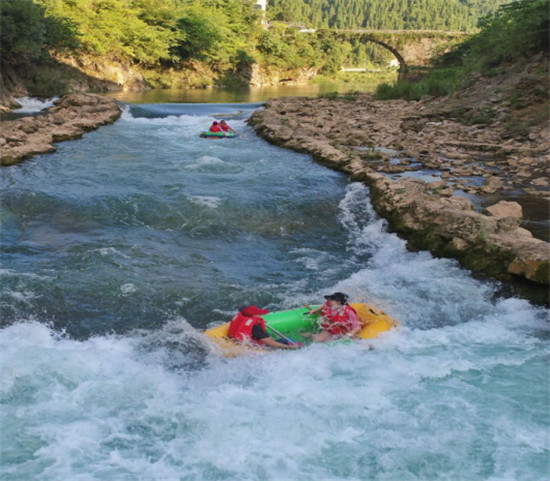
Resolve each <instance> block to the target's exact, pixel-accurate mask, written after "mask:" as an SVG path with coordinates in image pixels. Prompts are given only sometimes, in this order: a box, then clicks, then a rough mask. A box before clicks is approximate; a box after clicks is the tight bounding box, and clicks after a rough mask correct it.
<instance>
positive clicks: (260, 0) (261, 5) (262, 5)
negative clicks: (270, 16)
mask: <svg viewBox="0 0 550 481" xmlns="http://www.w3.org/2000/svg"><path fill="white" fill-rule="evenodd" d="M266 7H267V0H256V4H255V5H254V8H255V9H256V10H262V11H264V12H265V9H266Z"/></svg>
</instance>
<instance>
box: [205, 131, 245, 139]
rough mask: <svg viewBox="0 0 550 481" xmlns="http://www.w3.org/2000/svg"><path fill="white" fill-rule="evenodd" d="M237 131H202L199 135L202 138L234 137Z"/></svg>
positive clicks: (236, 135)
mask: <svg viewBox="0 0 550 481" xmlns="http://www.w3.org/2000/svg"><path fill="white" fill-rule="evenodd" d="M238 136H239V134H238V133H237V132H202V133H201V134H200V135H199V137H202V138H203V139H236V138H237V137H238Z"/></svg>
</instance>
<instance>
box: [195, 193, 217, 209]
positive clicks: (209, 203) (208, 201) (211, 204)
mask: <svg viewBox="0 0 550 481" xmlns="http://www.w3.org/2000/svg"><path fill="white" fill-rule="evenodd" d="M187 197H188V199H189V200H190V201H191V202H193V203H194V204H197V205H200V206H203V207H208V208H210V209H216V208H217V207H219V205H220V204H221V202H222V199H221V198H220V197H215V196H210V195H189V196H187Z"/></svg>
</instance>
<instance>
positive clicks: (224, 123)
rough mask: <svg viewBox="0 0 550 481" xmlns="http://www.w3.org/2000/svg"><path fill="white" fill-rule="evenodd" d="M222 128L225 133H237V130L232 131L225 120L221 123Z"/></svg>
mask: <svg viewBox="0 0 550 481" xmlns="http://www.w3.org/2000/svg"><path fill="white" fill-rule="evenodd" d="M220 128H221V129H222V130H223V131H224V132H235V129H232V128H231V127H229V125H228V124H227V122H226V121H225V120H222V121H221V122H220Z"/></svg>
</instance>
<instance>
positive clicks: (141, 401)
mask: <svg viewBox="0 0 550 481" xmlns="http://www.w3.org/2000/svg"><path fill="white" fill-rule="evenodd" d="M545 326H546V329H547V325H546V324H545V323H544V322H541V320H540V319H538V317H537V313H536V310H535V309H533V308H532V307H531V306H529V305H528V304H527V303H524V302H522V301H518V300H509V301H502V302H500V303H499V304H498V305H497V306H496V308H495V310H494V312H493V313H492V314H491V315H489V316H486V318H484V319H480V320H479V321H473V322H469V323H464V324H460V325H455V326H447V327H444V328H441V329H432V330H428V331H425V330H411V329H409V328H407V327H404V328H403V329H402V330H400V331H393V332H389V333H387V334H385V335H384V336H383V337H382V338H380V339H378V340H375V341H370V342H358V343H355V344H352V345H332V346H326V345H314V346H311V347H308V348H306V349H303V350H301V351H298V352H274V353H271V354H265V355H255V356H245V357H241V358H235V359H222V358H218V357H216V356H214V355H212V354H211V355H209V356H208V357H207V359H206V363H203V364H202V365H200V366H199V367H198V368H195V369H186V370H183V371H182V370H181V369H176V370H173V369H168V368H167V365H166V361H167V359H168V358H169V357H174V356H177V355H180V356H185V355H189V354H184V353H183V351H178V349H180V350H181V349H183V348H184V347H185V342H190V340H193V342H198V341H197V339H196V338H197V335H194V337H193V336H191V337H189V331H188V330H187V329H188V328H187V327H186V326H183V327H182V329H180V330H179V331H178V330H177V329H176V328H175V325H174V324H173V325H171V327H170V328H169V329H167V330H166V331H164V332H162V331H161V332H158V333H156V334H152V335H150V336H149V337H148V336H145V337H143V336H138V335H136V336H129V337H122V336H112V337H96V338H92V339H90V340H88V341H83V342H78V341H73V340H70V339H64V338H62V337H59V336H58V335H56V334H55V333H53V332H51V331H50V330H49V329H48V328H47V327H45V326H44V325H41V324H39V323H33V322H29V323H21V324H16V325H13V326H10V327H8V328H5V329H3V330H2V331H0V347H1V348H2V352H3V376H2V380H1V391H0V392H1V396H2V402H3V406H4V408H5V409H4V416H5V417H4V419H3V421H2V425H3V428H4V436H6V439H12V442H11V443H10V445H9V446H6V447H5V450H6V451H7V452H6V454H5V455H4V456H3V461H2V468H1V471H0V472H1V473H2V476H3V478H4V479H40V480H44V481H48V480H59V479H82V480H84V479H86V480H102V481H106V480H120V479H155V480H174V481H175V480H180V479H200V480H222V479H223V480H229V479H231V480H232V479H274V480H279V479H280V480H286V479H301V480H302V479H304V480H319V479H322V480H325V479H331V480H349V479H352V480H355V479H356V480H360V479H374V480H377V479H379V480H387V479H456V480H481V479H494V480H496V479H507V478H506V476H509V475H510V473H512V474H514V478H513V479H543V473H544V471H543V469H544V467H545V465H544V463H545V459H546V460H547V459H548V446H547V431H546V428H547V425H546V422H547V420H548V418H547V417H546V418H545V412H546V413H547V409H548V408H547V405H546V401H547V399H545V398H544V394H545V393H546V394H547V390H546V391H545V388H544V386H543V385H542V384H541V382H540V381H542V379H541V376H545V375H546V368H547V364H545V363H547V357H548V354H549V350H548V345H547V342H545V341H543V340H541V339H540V338H538V337H537V336H533V330H534V329H536V330H539V329H543V330H544V329H545ZM546 332H547V331H546ZM185 340H187V341H185ZM369 344H372V345H373V346H374V350H369V348H368V346H369ZM148 345H150V348H148V347H147V346H148ZM174 345H175V346H176V347H174ZM545 359H546V361H545ZM514 374H515V375H514ZM537 378H538V379H539V382H538V383H537V382H536V381H537ZM17 476H18V477H17Z"/></svg>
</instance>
